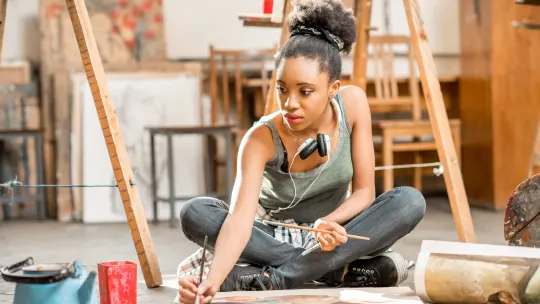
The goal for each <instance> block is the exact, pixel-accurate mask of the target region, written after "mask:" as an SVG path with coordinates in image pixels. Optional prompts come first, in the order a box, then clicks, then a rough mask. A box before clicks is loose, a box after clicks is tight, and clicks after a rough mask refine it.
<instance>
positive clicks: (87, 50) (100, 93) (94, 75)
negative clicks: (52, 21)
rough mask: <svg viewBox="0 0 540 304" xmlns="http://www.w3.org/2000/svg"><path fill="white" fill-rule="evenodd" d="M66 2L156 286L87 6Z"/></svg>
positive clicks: (148, 275) (150, 248)
mask: <svg viewBox="0 0 540 304" xmlns="http://www.w3.org/2000/svg"><path fill="white" fill-rule="evenodd" d="M66 5H67V8H68V10H69V15H70V18H71V22H72V24H73V30H74V32H75V37H76V39H77V43H78V45H79V51H80V55H81V59H82V63H83V66H84V70H85V71H86V76H87V79H88V83H89V85H90V90H91V92H92V96H93V98H94V103H95V106H96V110H97V114H98V117H99V122H100V125H101V129H102V132H103V136H104V138H105V142H106V144H107V150H108V152H109V157H110V160H111V165H112V168H113V170H114V177H115V178H116V183H117V184H118V190H119V192H120V197H121V199H122V203H123V205H124V210H125V213H126V217H127V221H128V225H129V229H130V230H131V236H132V238H133V243H134V245H135V249H136V251H137V256H138V257H139V264H140V267H141V269H142V272H143V275H144V280H145V281H146V286H147V287H149V288H150V287H156V286H159V285H161V284H162V283H163V282H162V277H161V271H160V269H159V264H158V261H157V257H156V254H155V248H154V244H153V241H152V237H151V235H150V230H149V228H148V222H147V220H146V216H145V214H144V208H143V206H142V203H141V200H140V197H139V194H138V192H137V188H136V186H134V185H132V184H131V183H132V182H134V181H133V172H132V170H131V165H130V162H129V158H128V154H127V150H126V147H125V145H124V142H123V139H122V134H121V133H120V126H119V124H118V120H117V118H116V112H115V109H114V106H113V104H112V102H111V101H110V100H109V89H108V84H107V79H106V77H105V71H104V69H103V64H102V62H101V57H100V55H99V52H98V49H97V44H96V39H95V37H94V32H93V30H92V25H91V23H90V18H89V16H88V10H87V8H86V5H85V2H84V0H66Z"/></svg>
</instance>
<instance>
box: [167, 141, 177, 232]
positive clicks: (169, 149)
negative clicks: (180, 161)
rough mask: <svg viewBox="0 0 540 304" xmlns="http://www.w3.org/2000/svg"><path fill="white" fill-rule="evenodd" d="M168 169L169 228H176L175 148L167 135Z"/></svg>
mask: <svg viewBox="0 0 540 304" xmlns="http://www.w3.org/2000/svg"><path fill="white" fill-rule="evenodd" d="M167 161H168V164H167V167H168V169H169V170H168V171H169V208H170V210H171V215H170V220H169V226H170V227H171V228H174V227H176V223H177V221H176V220H175V219H176V216H175V214H176V211H175V209H176V208H174V207H175V205H174V204H175V199H174V198H175V193H174V185H175V183H174V159H173V146H172V135H171V134H167Z"/></svg>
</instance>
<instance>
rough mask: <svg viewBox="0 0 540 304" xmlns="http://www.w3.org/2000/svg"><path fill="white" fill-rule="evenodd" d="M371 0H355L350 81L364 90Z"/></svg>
mask: <svg viewBox="0 0 540 304" xmlns="http://www.w3.org/2000/svg"><path fill="white" fill-rule="evenodd" d="M371 4H372V3H371V0H357V1H356V4H355V8H356V43H355V46H354V58H353V73H352V78H351V79H352V82H353V84H354V85H356V86H359V87H360V88H362V90H364V91H365V90H366V86H367V80H366V68H367V62H368V43H369V31H370V30H371V28H370V24H371V10H372V5H371Z"/></svg>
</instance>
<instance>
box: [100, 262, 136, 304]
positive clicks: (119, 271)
mask: <svg viewBox="0 0 540 304" xmlns="http://www.w3.org/2000/svg"><path fill="white" fill-rule="evenodd" d="M98 280H99V298H100V299H99V300H100V303H101V304H120V303H122V304H135V303H137V264H136V263H133V262H130V261H112V262H103V263H99V264H98Z"/></svg>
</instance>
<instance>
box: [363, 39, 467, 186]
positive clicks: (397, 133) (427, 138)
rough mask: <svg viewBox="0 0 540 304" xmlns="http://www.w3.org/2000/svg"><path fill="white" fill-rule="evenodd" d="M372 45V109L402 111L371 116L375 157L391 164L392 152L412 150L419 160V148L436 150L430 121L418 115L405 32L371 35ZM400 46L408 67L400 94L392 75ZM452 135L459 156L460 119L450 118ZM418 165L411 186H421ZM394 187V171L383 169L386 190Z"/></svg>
mask: <svg viewBox="0 0 540 304" xmlns="http://www.w3.org/2000/svg"><path fill="white" fill-rule="evenodd" d="M370 45H371V46H372V48H373V61H372V63H373V67H374V73H375V75H374V85H375V96H374V97H368V102H369V104H370V107H371V109H372V112H373V113H386V115H388V114H394V115H396V114H397V113H398V112H401V113H403V114H405V115H406V116H407V117H406V118H399V119H387V118H384V119H373V138H374V143H375V148H376V152H377V156H378V157H377V158H378V159H379V160H380V161H381V162H382V165H383V166H391V165H394V153H395V152H412V153H413V155H414V163H417V164H419V163H422V154H421V153H422V152H425V151H437V147H436V143H435V140H434V137H433V131H432V126H431V122H430V121H429V119H422V104H421V97H420V93H419V89H420V87H419V81H418V78H417V77H416V62H415V59H414V54H413V51H412V48H411V45H410V38H409V37H407V36H391V35H381V36H371V37H370ZM399 46H404V47H405V49H406V51H407V60H406V61H407V62H408V66H409V67H408V68H409V77H408V78H409V79H408V81H407V82H408V91H409V92H408V93H407V94H403V93H402V94H400V92H399V90H398V81H397V80H396V77H395V76H394V67H395V64H396V62H395V57H396V55H395V49H396V47H399ZM449 122H450V127H451V132H452V136H453V139H454V142H455V145H456V149H457V152H458V161H459V159H460V158H461V156H460V155H461V154H460V153H459V152H460V149H461V140H460V121H459V120H456V119H450V120H449ZM422 171H423V170H422V168H413V186H414V187H415V188H417V189H418V190H420V191H421V190H422ZM393 187H394V171H393V170H392V169H385V170H383V189H384V191H388V190H390V189H392V188H393Z"/></svg>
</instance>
